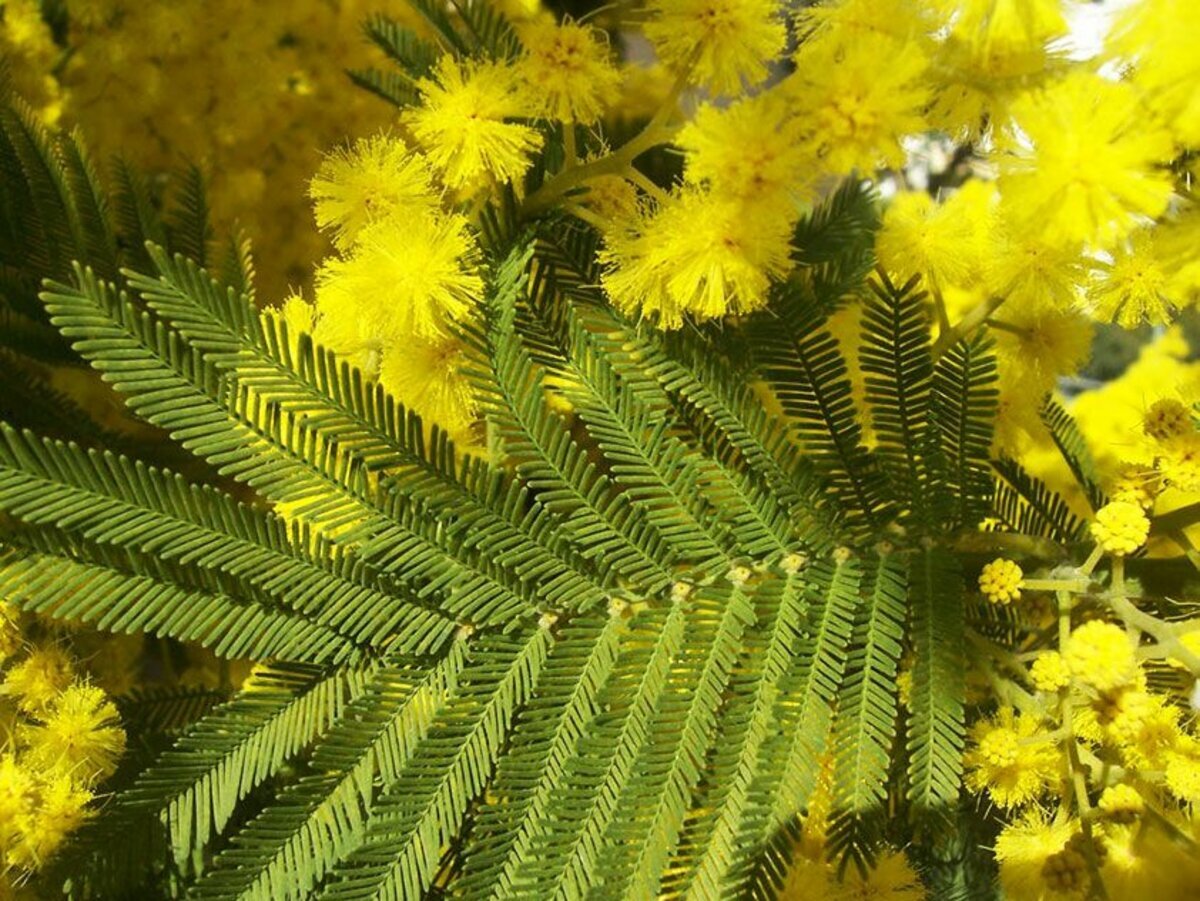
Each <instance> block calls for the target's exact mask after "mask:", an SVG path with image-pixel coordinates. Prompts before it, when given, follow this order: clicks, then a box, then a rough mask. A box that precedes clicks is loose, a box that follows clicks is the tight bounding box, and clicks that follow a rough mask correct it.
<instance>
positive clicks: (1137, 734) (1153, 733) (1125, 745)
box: [1096, 686, 1181, 770]
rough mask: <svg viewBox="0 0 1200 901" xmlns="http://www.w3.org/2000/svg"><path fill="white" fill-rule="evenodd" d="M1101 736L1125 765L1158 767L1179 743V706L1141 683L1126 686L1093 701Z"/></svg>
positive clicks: (1138, 767) (1163, 763) (1136, 767)
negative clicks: (1096, 703)
mask: <svg viewBox="0 0 1200 901" xmlns="http://www.w3.org/2000/svg"><path fill="white" fill-rule="evenodd" d="M1096 710H1097V716H1098V723H1099V725H1100V727H1101V738H1102V740H1103V742H1104V743H1105V744H1106V745H1109V746H1110V747H1112V748H1114V749H1115V750H1116V751H1117V752H1118V753H1119V754H1120V758H1121V761H1122V762H1123V763H1124V765H1125V766H1127V767H1131V768H1133V769H1138V770H1151V769H1161V768H1162V767H1163V766H1164V765H1165V755H1166V754H1167V753H1168V752H1170V751H1172V750H1174V749H1175V748H1177V747H1178V746H1179V743H1180V738H1181V733H1180V731H1179V710H1178V708H1176V707H1175V706H1174V705H1173V704H1172V703H1170V702H1169V701H1167V700H1165V699H1164V698H1163V696H1162V695H1159V694H1155V693H1152V692H1148V691H1145V690H1144V687H1142V686H1136V687H1132V688H1127V689H1125V690H1124V691H1121V692H1118V693H1117V694H1115V695H1112V696H1110V697H1108V698H1105V699H1103V700H1102V701H1101V702H1100V703H1099V704H1098V705H1096Z"/></svg>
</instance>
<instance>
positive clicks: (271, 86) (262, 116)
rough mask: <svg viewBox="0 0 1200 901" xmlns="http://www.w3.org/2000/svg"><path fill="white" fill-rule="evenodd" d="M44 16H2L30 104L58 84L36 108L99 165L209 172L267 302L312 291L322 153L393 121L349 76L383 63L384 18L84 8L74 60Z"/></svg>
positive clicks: (273, 9)
mask: <svg viewBox="0 0 1200 901" xmlns="http://www.w3.org/2000/svg"><path fill="white" fill-rule="evenodd" d="M41 6H42V4H40V3H38V2H37V0H6V2H5V3H3V4H0V7H2V8H3V10H4V14H3V16H0V19H2V23H0V47H3V46H4V45H10V46H12V47H13V48H14V50H16V51H19V52H20V53H21V56H19V57H17V64H16V65H15V66H14V67H13V68H14V71H15V72H16V73H17V74H18V76H19V77H18V79H17V84H16V87H17V88H18V90H20V91H21V92H23V93H29V92H30V91H31V89H33V88H35V87H37V85H35V84H33V82H35V81H40V82H42V83H44V85H45V86H44V88H43V89H42V90H41V92H40V93H36V94H35V95H34V96H33V98H32V99H33V100H34V102H36V103H38V104H39V106H41V107H42V109H43V115H44V116H45V117H46V118H47V119H49V120H51V121H55V120H60V121H61V122H62V123H64V124H67V125H79V126H81V127H82V128H83V130H84V133H85V134H86V135H87V138H88V143H89V145H90V146H91V147H92V148H93V150H94V151H96V158H97V159H98V160H105V159H107V158H108V157H109V156H110V155H112V154H121V155H122V156H125V157H126V158H128V159H130V160H131V161H132V162H134V163H135V164H137V165H139V166H141V167H144V168H146V169H148V170H150V171H152V172H156V173H157V172H165V171H169V170H173V169H176V168H178V167H179V166H180V164H181V163H183V162H184V161H185V160H191V161H194V162H196V163H198V164H200V165H201V166H202V167H203V169H204V170H205V171H206V172H208V173H209V174H210V176H211V190H210V202H211V205H212V213H213V218H214V221H215V223H216V224H217V226H218V227H219V228H221V229H226V228H229V227H231V226H232V225H233V224H234V223H235V222H236V223H238V224H239V225H240V226H241V227H242V228H244V229H245V231H246V232H247V234H248V235H249V236H250V237H251V238H252V239H253V241H254V243H255V247H256V250H257V253H256V257H257V269H258V274H259V279H260V285H261V287H262V289H263V293H264V294H265V295H266V296H268V297H282V296H283V294H284V293H285V291H286V288H287V286H288V284H297V285H298V284H303V283H305V282H307V280H308V278H309V276H310V272H311V267H312V264H313V263H314V262H315V261H316V260H317V259H318V258H319V257H320V255H321V253H322V252H323V249H324V247H323V241H322V240H321V237H320V235H319V233H318V232H316V230H314V229H313V228H312V227H311V225H310V224H309V220H308V217H307V216H306V211H305V206H304V197H303V188H304V184H305V182H306V181H307V180H308V178H309V177H310V176H311V175H312V172H313V170H314V169H315V168H316V166H317V163H318V162H319V160H320V154H321V152H322V150H324V149H326V148H328V147H330V146H332V145H334V144H335V143H336V142H337V141H340V140H342V139H344V137H345V136H346V135H361V134H367V133H369V132H371V131H373V130H375V129H377V128H379V127H380V126H382V125H384V124H385V123H386V122H387V120H388V118H389V116H390V111H389V108H388V105H387V104H386V103H384V102H382V101H381V100H379V99H377V98H373V97H371V96H370V95H369V94H367V93H366V92H365V91H363V90H361V89H360V88H358V87H356V86H355V85H354V84H353V83H351V81H350V79H349V78H348V77H347V76H346V70H347V69H349V68H356V69H357V68H367V67H368V66H369V65H371V64H373V63H374V62H375V60H373V59H372V57H371V54H370V52H369V49H368V47H367V44H366V42H365V39H364V37H363V33H362V23H363V20H364V19H366V17H367V16H368V14H370V13H372V12H375V11H378V10H379V8H380V7H379V5H378V4H375V3H372V2H369V0H339V2H337V3H329V2H324V0H297V2H294V3H287V4H262V3H237V2H230V0H179V2H171V3H134V2H130V0H79V2H76V0H72V2H71V3H70V4H69V5H68V7H67V8H68V29H67V32H66V34H65V35H64V36H63V38H62V40H63V42H64V43H63V45H62V46H59V45H56V44H55V43H54V41H53V39H52V38H51V33H50V29H49V26H48V25H47V24H46V23H45V22H43V21H42V19H41V14H40V8H41ZM393 6H394V7H395V9H394V10H393V9H391V8H389V12H394V13H395V15H397V16H399V17H401V18H402V20H403V21H407V22H408V23H409V24H416V22H417V19H416V17H415V16H414V14H413V13H412V11H411V10H409V9H408V7H407V6H406V5H405V4H394V5H393ZM380 59H382V55H380Z"/></svg>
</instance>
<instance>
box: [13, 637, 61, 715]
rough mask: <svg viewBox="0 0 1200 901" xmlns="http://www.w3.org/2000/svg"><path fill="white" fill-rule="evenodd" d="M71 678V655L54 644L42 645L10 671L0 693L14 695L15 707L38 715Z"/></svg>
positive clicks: (14, 665)
mask: <svg viewBox="0 0 1200 901" xmlns="http://www.w3.org/2000/svg"><path fill="white" fill-rule="evenodd" d="M74 678H75V670H74V666H73V664H72V662H71V656H70V655H69V654H68V653H67V652H66V651H65V650H63V649H62V648H61V647H58V646H57V645H41V646H39V647H35V648H33V649H32V650H31V651H30V652H29V655H28V656H27V657H26V658H25V659H24V660H21V661H19V662H17V663H15V664H13V665H12V666H11V667H10V668H9V670H8V672H7V673H6V674H5V677H4V683H3V685H2V686H0V690H2V691H3V692H4V694H7V695H12V696H14V697H15V698H16V699H17V707H18V708H20V709H21V710H22V711H24V712H26V713H38V712H40V711H42V710H43V709H45V707H46V706H47V705H48V704H50V702H51V701H53V700H54V699H55V698H57V697H58V695H59V694H60V693H61V692H62V691H63V690H64V689H66V687H67V686H68V685H70V684H71V682H72V680H73V679H74Z"/></svg>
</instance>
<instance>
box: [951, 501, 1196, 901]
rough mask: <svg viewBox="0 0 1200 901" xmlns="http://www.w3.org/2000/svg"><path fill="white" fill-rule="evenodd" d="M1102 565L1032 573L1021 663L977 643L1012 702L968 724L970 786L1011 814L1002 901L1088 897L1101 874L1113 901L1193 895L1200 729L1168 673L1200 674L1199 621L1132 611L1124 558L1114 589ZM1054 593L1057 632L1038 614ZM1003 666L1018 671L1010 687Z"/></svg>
mask: <svg viewBox="0 0 1200 901" xmlns="http://www.w3.org/2000/svg"><path fill="white" fill-rule="evenodd" d="M1129 506H1131V507H1132V508H1133V509H1134V510H1136V511H1138V513H1139V515H1140V514H1141V508H1140V507H1137V506H1136V505H1129ZM1098 559H1099V557H1098V555H1094V556H1093V557H1092V558H1090V559H1089V561H1088V562H1087V563H1085V564H1084V565H1083V566H1082V567H1081V568H1079V569H1076V570H1074V571H1072V572H1064V571H1062V570H1057V571H1053V572H1051V573H1049V574H1048V575H1049V578H1040V577H1039V578H1033V579H1029V580H1027V586H1028V587H1029V588H1030V591H1029V593H1030V595H1031V597H1030V598H1029V599H1028V603H1023V604H1022V605H1019V606H1018V607H1016V608H1014V612H1015V614H1016V616H1017V617H1018V621H1019V622H1024V623H1026V624H1027V626H1026V627H1025V628H1028V633H1027V634H1028V635H1029V636H1030V643H1029V644H1027V645H1026V648H1027V649H1028V650H1027V651H1025V652H1024V653H1021V654H1020V656H1019V657H1015V656H1014V655H1013V654H1012V652H1011V651H1010V650H1009V649H1008V648H1001V649H999V651H998V652H997V654H996V656H995V657H994V658H992V657H989V653H988V649H989V648H990V647H991V645H990V643H989V642H986V641H984V642H983V643H982V644H981V645H980V648H981V650H983V651H984V653H983V655H982V657H981V658H980V659H981V660H982V662H981V663H980V664H979V665H980V666H981V667H982V671H983V674H984V675H985V676H986V677H987V678H988V680H989V682H990V683H991V685H992V686H993V687H995V689H996V692H995V693H996V694H998V695H999V696H1000V697H1001V698H1003V699H1007V700H1005V701H1003V702H1002V704H1001V706H1000V707H999V709H998V710H997V711H996V712H995V713H993V714H991V715H990V716H984V717H982V718H981V719H979V720H978V721H977V722H976V723H975V724H974V726H973V727H972V728H971V732H970V735H969V747H968V749H967V752H966V754H965V755H964V765H965V769H966V776H965V782H966V784H967V786H968V787H969V788H970V789H972V790H973V791H976V792H980V793H986V795H987V797H988V799H989V800H990V801H991V802H992V803H994V804H995V805H996V806H997V807H999V808H1002V809H1004V810H1005V811H1009V812H1011V816H1012V818H1011V819H1010V820H1009V822H1008V823H1007V824H1006V825H1005V826H1004V828H1003V829H1002V831H1001V833H1000V835H999V837H998V838H997V840H996V844H995V847H994V853H995V857H996V860H997V862H998V863H999V865H1000V880H1001V884H1002V886H1003V888H1004V891H1005V893H1006V897H1014V898H1036V899H1047V901H1049V899H1052V898H1058V897H1063V896H1064V893H1066V894H1067V895H1068V896H1077V897H1085V896H1088V895H1089V894H1090V893H1094V892H1095V891H1096V890H1097V888H1096V885H1095V884H1094V878H1096V877H1098V878H1099V879H1100V881H1101V882H1102V883H1103V886H1104V891H1105V894H1106V896H1107V897H1109V898H1112V899H1129V901H1133V899H1137V898H1142V897H1145V896H1146V894H1145V893H1146V892H1147V891H1149V890H1153V891H1155V892H1158V893H1160V894H1161V895H1162V897H1164V898H1184V897H1192V896H1193V895H1194V893H1195V891H1196V889H1197V887H1198V886H1200V861H1198V860H1197V858H1196V856H1195V855H1194V854H1193V853H1192V852H1190V851H1189V850H1188V844H1189V842H1190V841H1194V838H1193V837H1194V836H1195V835H1197V834H1200V823H1197V822H1196V820H1195V818H1194V810H1195V805H1196V803H1197V801H1198V800H1200V734H1198V733H1197V731H1196V725H1195V723H1194V722H1193V718H1192V717H1190V716H1188V715H1187V714H1186V713H1185V706H1184V705H1185V704H1186V695H1187V693H1188V692H1189V691H1190V690H1191V683H1190V681H1185V682H1180V681H1178V680H1172V679H1169V678H1165V677H1164V676H1163V675H1162V668H1161V667H1162V662H1163V661H1165V662H1166V663H1167V664H1169V665H1170V666H1172V667H1175V668H1176V669H1183V670H1187V671H1189V672H1190V674H1191V676H1192V677H1196V676H1200V658H1198V657H1196V656H1195V653H1194V652H1195V650H1197V649H1200V640H1197V638H1196V637H1193V636H1197V637H1200V629H1197V627H1196V625H1195V624H1194V623H1171V622H1168V621H1166V620H1161V619H1158V618H1157V617H1155V616H1153V615H1148V614H1146V613H1144V612H1142V611H1139V610H1137V608H1136V607H1134V605H1133V604H1132V602H1131V601H1130V600H1129V599H1128V598H1127V597H1126V596H1125V592H1126V587H1125V583H1124V581H1123V580H1122V578H1121V576H1120V575H1119V573H1120V572H1121V570H1120V569H1119V567H1121V566H1123V565H1124V558H1123V557H1122V556H1118V557H1117V558H1116V560H1117V561H1118V562H1117V563H1114V571H1113V573H1112V578H1111V579H1110V580H1109V584H1108V585H1107V586H1104V585H1103V584H1102V583H1101V582H1099V581H1098V580H1096V579H1094V578H1093V576H1092V571H1093V567H1094V566H1095V565H1096V563H1097V561H1098ZM1037 575H1039V576H1040V575H1041V574H1040V573H1039V574H1037ZM1047 591H1052V592H1054V596H1055V597H1056V599H1057V604H1058V629H1057V630H1054V629H1049V630H1047V629H1046V628H1045V625H1046V623H1045V621H1044V620H1043V619H1041V618H1040V614H1039V613H1038V612H1037V611H1036V610H1035V607H1036V606H1037V605H1036V603H1035V598H1036V597H1037V595H1038V594H1039V593H1041V592H1047ZM1076 611H1088V612H1087V613H1086V614H1082V613H1077V612H1076ZM1055 634H1056V635H1057V641H1054V640H1053V639H1051V640H1049V641H1047V638H1048V637H1049V636H1053V635H1055ZM1183 658H1187V659H1183ZM1023 661H1028V668H1027V669H1025V668H1024V666H1023V665H1022V662H1023ZM1008 667H1015V669H1016V671H1017V672H1020V671H1022V670H1024V672H1023V678H1017V679H1015V680H1014V681H1013V682H1010V681H1009V679H1008V677H1007V676H1006V675H1001V672H1002V669H1003V668H1008ZM1152 668H1157V672H1158V673H1159V674H1160V675H1159V676H1158V678H1157V679H1155V680H1154V681H1152V680H1151V678H1150V673H1151V671H1152ZM1022 683H1024V684H1022ZM1025 685H1028V686H1031V687H1032V689H1033V692H1032V693H1030V692H1028V691H1027V690H1026V688H1025ZM1055 809H1056V810H1057V813H1055V814H1051V813H1049V811H1050V810H1055ZM1179 842H1182V844H1180V843H1179Z"/></svg>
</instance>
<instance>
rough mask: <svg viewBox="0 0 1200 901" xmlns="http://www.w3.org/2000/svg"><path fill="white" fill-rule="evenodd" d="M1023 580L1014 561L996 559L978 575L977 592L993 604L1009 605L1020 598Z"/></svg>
mask: <svg viewBox="0 0 1200 901" xmlns="http://www.w3.org/2000/svg"><path fill="white" fill-rule="evenodd" d="M1024 578H1025V573H1023V572H1022V571H1021V567H1020V566H1018V565H1017V563H1016V562H1015V561H1013V560H1006V559H1005V558H1003V557H997V558H996V559H995V560H993V561H992V562H991V563H989V564H987V565H986V566H985V567H984V568H983V572H981V573H980V574H979V590H980V591H981V592H982V593H983V596H984V597H985V598H987V599H988V600H989V601H991V602H992V603H993V604H1011V603H1012V602H1013V601H1015V600H1018V599H1019V598H1020V597H1021V583H1022V581H1023V580H1024Z"/></svg>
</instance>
